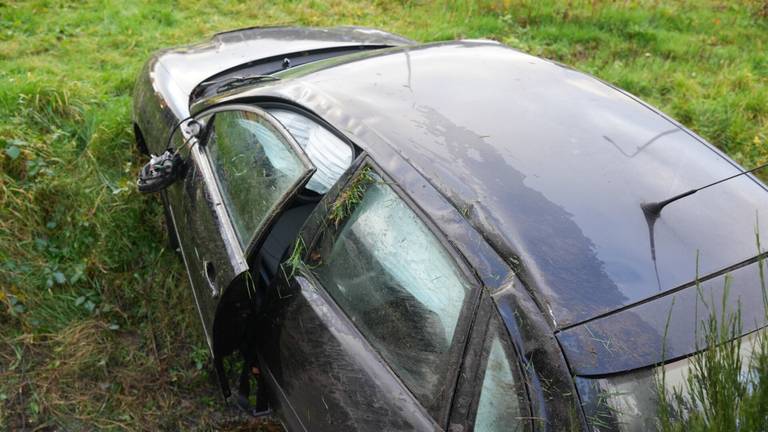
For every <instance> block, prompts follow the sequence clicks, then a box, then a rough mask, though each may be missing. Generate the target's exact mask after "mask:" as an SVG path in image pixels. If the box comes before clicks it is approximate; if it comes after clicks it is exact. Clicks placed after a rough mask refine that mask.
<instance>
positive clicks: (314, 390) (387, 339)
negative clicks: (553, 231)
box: [259, 159, 480, 431]
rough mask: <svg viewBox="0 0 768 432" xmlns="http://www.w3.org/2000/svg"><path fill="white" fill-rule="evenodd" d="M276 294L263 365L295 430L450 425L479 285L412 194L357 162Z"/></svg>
mask: <svg viewBox="0 0 768 432" xmlns="http://www.w3.org/2000/svg"><path fill="white" fill-rule="evenodd" d="M349 177H350V179H349V180H348V181H345V180H342V181H340V182H339V183H338V184H337V186H336V187H334V189H332V190H331V191H330V192H329V193H328V194H327V195H326V197H325V200H324V201H323V202H322V203H321V204H322V205H320V206H318V208H317V210H316V211H315V212H314V213H313V215H312V217H311V219H310V221H309V222H308V223H307V224H306V225H305V228H304V230H303V231H302V234H301V236H300V238H299V240H298V241H297V246H296V247H295V248H294V255H293V256H292V257H291V258H290V259H289V260H288V261H287V262H286V263H285V264H284V265H283V271H282V276H281V277H279V278H277V279H276V280H275V281H276V284H275V286H274V287H273V289H271V290H270V294H271V295H272V296H273V298H272V299H271V300H270V302H269V303H268V306H267V313H266V314H265V316H266V317H268V318H267V319H268V320H269V322H268V323H265V325H269V326H271V329H270V331H268V332H264V337H265V340H263V341H261V343H260V348H259V350H260V354H261V356H262V357H263V360H264V361H262V362H261V364H262V365H263V366H265V367H264V368H265V369H266V373H267V378H268V379H270V380H271V383H272V385H273V388H274V389H275V393H276V394H275V395H274V396H275V397H274V399H275V400H276V402H277V403H278V407H277V408H278V409H279V410H280V411H281V412H282V417H283V418H284V419H285V420H286V421H287V422H288V423H289V424H288V426H289V428H290V429H291V430H312V431H326V430H327V431H336V430H436V429H441V428H443V427H444V426H445V424H446V420H447V414H448V409H449V406H450V400H451V395H452V392H453V386H454V383H455V382H456V373H457V371H458V366H459V361H460V358H461V353H462V351H463V348H464V344H465V341H466V336H467V333H468V329H469V326H470V322H471V318H472V315H473V311H474V309H475V303H476V301H477V298H478V293H479V291H480V290H479V283H478V282H477V281H476V280H475V278H474V277H473V276H472V272H471V271H469V269H468V267H467V266H466V264H465V263H464V262H463V261H462V259H461V258H460V257H459V255H458V254H456V253H455V252H454V251H453V250H452V247H451V246H450V244H449V243H448V242H447V241H445V239H444V238H443V237H442V235H441V234H439V233H438V232H437V230H436V229H435V227H434V226H433V225H432V224H431V223H430V222H428V219H427V218H426V217H425V216H424V215H423V214H422V213H421V212H420V211H419V209H418V207H417V206H415V205H414V203H412V202H411V201H410V200H409V199H408V198H407V197H406V196H405V195H404V194H403V192H402V191H401V190H400V189H399V188H398V187H397V185H395V184H394V183H393V182H392V181H391V179H388V178H387V177H386V175H385V174H383V173H382V172H381V171H380V170H379V169H378V168H377V167H376V166H375V165H374V164H373V163H372V162H371V161H370V160H366V159H363V160H358V166H357V168H356V170H355V171H354V173H353V174H351V175H350V176H349Z"/></svg>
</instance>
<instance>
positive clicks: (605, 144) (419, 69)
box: [213, 42, 768, 328]
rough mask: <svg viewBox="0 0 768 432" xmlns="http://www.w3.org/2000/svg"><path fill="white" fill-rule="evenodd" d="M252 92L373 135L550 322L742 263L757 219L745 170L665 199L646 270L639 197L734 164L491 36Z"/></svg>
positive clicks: (759, 206)
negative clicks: (429, 188) (504, 261)
mask: <svg viewBox="0 0 768 432" xmlns="http://www.w3.org/2000/svg"><path fill="white" fill-rule="evenodd" d="M345 59H346V61H347V62H346V63H345V62H344V61H345ZM324 65H325V66H324ZM278 75H280V74H278ZM262 95H264V96H267V95H269V96H277V97H282V98H285V99H288V100H292V101H296V102H297V103H299V104H301V105H303V106H305V107H307V108H308V109H310V110H312V111H314V112H316V113H317V114H318V115H320V116H321V117H323V118H328V117H329V116H332V115H334V114H335V117H337V118H339V117H344V118H343V119H342V120H343V123H339V122H338V121H337V122H334V121H331V123H332V124H334V125H335V126H336V127H337V128H339V129H340V130H342V131H343V132H345V133H348V132H351V133H355V134H359V131H361V130H367V131H368V132H366V133H367V134H368V135H377V136H378V140H377V141H379V142H380V141H384V142H385V143H387V147H388V148H386V149H384V148H379V147H374V145H375V144H373V143H370V142H367V141H364V140H363V141H357V142H358V144H359V145H361V146H362V147H363V148H364V149H365V150H367V151H369V152H371V154H374V153H375V154H376V155H377V156H376V159H377V160H378V158H379V155H381V154H384V153H392V152H394V153H397V154H398V155H400V156H401V157H402V158H403V159H405V160H406V161H408V162H409V163H411V164H412V165H413V166H415V167H416V169H417V170H418V171H419V172H420V174H422V175H423V176H424V177H425V178H426V179H427V181H429V182H430V183H432V184H433V185H434V186H435V187H436V188H437V189H438V190H439V191H440V192H441V193H442V194H443V195H444V196H446V197H447V198H448V199H449V200H450V201H451V202H452V204H453V205H454V206H455V207H456V208H459V209H466V213H467V215H468V219H469V220H470V221H471V222H472V224H473V225H474V226H476V227H477V228H478V229H479V231H480V232H481V233H483V235H484V236H485V237H486V238H487V239H488V240H489V242H490V243H491V245H492V246H493V247H494V248H495V249H496V250H497V251H499V253H500V254H501V255H503V256H504V257H506V258H508V259H509V260H510V262H511V263H513V264H514V263H515V262H516V261H517V260H519V261H520V263H521V267H522V269H523V270H524V271H523V273H522V274H521V277H522V278H523V280H524V281H525V283H526V284H527V285H528V286H529V287H530V288H531V289H532V290H533V292H534V294H535V296H536V297H537V299H538V301H539V302H540V304H542V305H543V308H544V309H545V310H546V311H548V312H549V313H550V317H549V318H550V319H551V320H552V322H553V324H554V325H555V327H556V328H562V327H567V326H571V325H574V324H577V323H579V322H581V321H585V320H588V319H590V318H593V317H595V316H598V315H600V314H603V313H606V312H610V311H612V310H615V309H617V308H620V307H624V306H627V305H630V304H633V303H636V302H638V301H641V300H644V299H646V298H648V297H650V296H653V295H656V294H658V293H659V292H661V291H666V290H668V289H672V288H675V287H677V286H680V285H682V284H685V283H688V282H690V281H692V280H694V279H695V278H696V276H697V275H696V260H697V256H698V260H699V272H700V273H699V274H700V275H707V274H710V273H713V272H716V271H718V270H721V269H723V268H726V267H728V266H731V265H733V264H735V263H738V262H741V261H743V260H745V259H748V258H750V257H753V256H755V243H754V230H755V225H756V224H757V221H756V220H755V214H756V212H760V213H768V200H766V198H768V193H766V189H765V186H764V185H763V184H762V183H760V182H759V181H758V180H756V179H755V178H754V177H751V176H745V177H742V178H737V179H734V180H732V181H730V182H727V183H724V184H722V185H719V186H718V187H716V188H711V189H708V190H705V191H702V192H700V193H698V194H696V195H693V196H690V197H688V198H686V199H684V200H682V201H679V202H676V203H675V204H674V205H671V206H669V207H668V208H665V209H664V213H663V214H662V215H661V218H659V220H658V221H656V223H655V227H654V228H655V236H654V237H655V249H656V251H655V255H656V260H655V262H654V260H653V259H652V254H651V247H650V244H651V240H650V238H649V230H648V224H647V222H646V219H645V217H644V214H643V211H642V210H641V207H640V206H641V204H642V203H644V202H650V201H659V200H662V199H664V198H668V197H670V196H672V195H675V194H677V193H680V192H682V191H685V190H689V189H691V188H694V187H696V186H700V185H704V184H707V183H709V182H711V181H713V180H716V179H718V178H721V177H726V176H729V175H732V174H734V173H737V172H739V170H740V168H739V167H738V166H737V165H736V164H735V163H734V162H733V161H732V160H730V159H729V158H727V157H726V156H725V155H723V154H722V153H720V152H719V151H717V150H716V149H714V148H713V147H712V146H710V145H708V144H706V143H704V142H703V141H702V140H700V139H699V138H698V137H696V136H695V135H693V134H692V133H691V132H690V131H688V130H686V129H684V128H682V127H681V126H680V125H678V124H677V123H675V122H673V121H671V120H669V119H668V118H666V117H664V116H663V115H660V114H659V113H657V112H656V111H654V110H653V109H651V108H649V107H647V106H646V105H643V104H642V103H639V102H638V101H637V100H635V99H634V98H632V97H631V96H629V95H627V94H625V93H623V92H621V91H619V90H617V89H614V88H612V87H610V86H608V85H606V84H604V83H602V82H600V81H599V80H596V79H595V78H592V77H589V76H587V75H585V74H582V73H579V72H576V71H573V70H571V69H568V68H566V67H563V66H561V65H558V64H555V63H552V62H550V61H546V60H542V59H539V58H536V57H532V56H529V55H526V54H522V53H520V52H517V51H515V50H513V49H510V48H507V47H504V46H502V45H499V44H496V43H491V42H455V43H444V44H435V45H424V46H419V47H415V48H410V47H403V48H396V49H389V50H383V51H379V52H373V53H365V54H356V55H351V56H349V57H339V58H336V59H332V60H328V61H325V62H319V63H316V64H311V65H306V66H304V67H299V68H296V69H294V70H292V71H291V70H289V71H287V72H286V73H285V75H284V79H283V81H281V82H278V83H270V84H269V85H262V86H259V87H256V88H254V89H252V90H250V91H245V92H241V93H240V94H238V95H237V97H248V96H251V97H258V96H262ZM223 100H226V99H225V98H221V99H215V100H214V101H213V102H220V101H223ZM340 107H343V114H342V115H339V114H337V113H335V111H340V109H339V108H340ZM329 121H330V120H329ZM350 125H352V127H351V128H350ZM765 221H766V218H763V219H762V221H761V222H760V230H761V231H762V232H768V222H765ZM657 270H658V278H657Z"/></svg>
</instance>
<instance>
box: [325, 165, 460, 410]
mask: <svg viewBox="0 0 768 432" xmlns="http://www.w3.org/2000/svg"><path fill="white" fill-rule="evenodd" d="M344 200H347V201H349V202H343V201H344ZM340 201H342V202H340ZM333 209H334V210H333V211H332V216H335V217H336V219H335V220H333V221H330V222H329V225H330V226H331V227H333V228H332V230H333V233H332V235H324V236H323V237H322V239H321V240H320V243H319V246H318V248H317V249H315V254H317V255H319V257H320V258H319V265H318V266H317V267H316V268H315V274H316V275H317V277H318V279H319V281H320V282H321V284H322V286H323V287H325V289H326V290H327V291H328V292H329V294H330V295H331V297H333V299H334V300H335V301H336V302H337V303H338V305H339V306H340V307H341V309H343V310H344V312H345V313H346V314H347V315H348V316H349V318H350V319H351V320H352V322H354V324H355V325H356V326H357V328H358V329H359V330H360V332H361V333H362V334H363V335H364V336H365V337H366V338H367V339H368V340H369V341H370V343H371V344H372V345H373V346H374V348H375V349H377V350H378V351H379V352H380V353H381V355H382V357H383V358H384V359H385V360H386V361H387V362H388V363H389V365H390V366H391V368H392V369H393V370H394V372H395V373H396V374H397V375H398V376H399V377H400V378H401V379H402V380H403V382H404V383H405V384H406V386H408V388H409V389H410V390H411V391H412V392H413V393H414V394H415V395H416V396H417V397H418V398H419V399H420V400H421V401H422V403H424V404H425V405H427V406H430V405H431V404H432V403H433V402H435V397H436V396H437V395H438V394H439V391H440V386H441V384H443V379H444V375H445V372H446V368H447V364H448V363H449V358H448V357H449V350H450V348H451V346H452V344H453V343H454V333H455V332H456V326H457V323H458V321H459V315H460V313H461V310H462V308H463V306H464V304H465V301H466V299H467V297H468V296H467V293H468V289H469V285H468V284H467V282H466V281H465V279H464V278H463V277H462V275H461V272H460V270H459V267H458V266H457V264H456V262H455V261H454V260H453V259H452V257H451V256H450V254H449V253H448V252H447V251H446V249H445V248H444V246H443V244H442V243H441V242H440V241H439V240H438V239H437V238H436V237H435V235H434V234H433V233H432V232H431V231H430V230H429V228H428V227H427V225H426V224H425V223H424V222H423V221H422V220H421V219H420V218H419V216H418V215H417V214H416V213H415V212H414V211H413V210H411V209H410V208H409V207H408V205H407V204H406V203H405V202H404V201H403V199H401V198H400V197H399V196H398V195H397V193H396V192H395V191H394V190H393V189H392V187H390V186H389V185H387V184H386V183H385V182H384V181H382V179H381V178H380V177H378V176H377V175H375V174H373V173H372V172H371V171H370V170H369V168H365V169H364V170H363V172H362V174H359V176H358V177H357V179H355V180H353V181H352V183H351V185H350V186H348V187H347V189H346V190H345V191H343V192H342V193H341V194H340V196H339V198H338V199H337V201H336V203H334V206H333ZM339 212H340V213H342V214H341V215H339V214H338V213H339ZM345 212H346V213H348V214H344V213H345Z"/></svg>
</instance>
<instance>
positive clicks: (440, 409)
mask: <svg viewBox="0 0 768 432" xmlns="http://www.w3.org/2000/svg"><path fill="white" fill-rule="evenodd" d="M352 167H353V168H354V171H353V172H352V173H350V174H349V175H348V176H346V177H342V180H340V181H339V183H337V186H339V187H337V188H336V187H334V188H333V189H331V191H329V193H328V194H327V195H326V197H325V198H326V199H328V200H329V201H330V202H333V200H335V199H336V197H338V195H340V194H341V193H343V192H344V191H345V190H347V188H348V187H349V186H350V183H351V182H353V181H354V180H355V179H356V178H357V177H358V176H359V175H360V173H361V172H362V170H364V169H365V168H366V167H370V169H371V170H373V171H374V172H375V173H376V174H377V175H378V176H379V177H381V179H382V180H383V181H384V182H385V183H386V184H387V186H389V187H390V188H391V189H392V191H393V192H394V193H395V194H396V195H397V196H398V198H400V199H401V200H402V201H403V203H404V204H405V205H406V206H407V207H408V208H409V209H410V210H411V211H413V212H414V214H415V215H416V216H417V218H418V219H419V220H420V221H421V222H422V223H424V224H425V226H426V227H427V229H428V230H429V232H430V233H431V234H432V235H433V236H435V238H436V239H437V241H438V243H439V244H440V246H441V247H442V248H443V250H444V251H445V252H446V253H447V254H448V255H449V257H450V259H451V260H452V261H453V263H454V264H455V265H456V269H457V270H458V272H459V274H460V276H461V277H462V278H463V279H464V281H465V282H466V287H467V295H466V298H465V300H464V304H463V305H462V309H461V311H460V313H459V317H458V320H457V322H456V328H455V330H454V339H453V340H452V341H451V347H450V349H449V351H448V361H449V364H448V366H447V367H446V369H445V371H444V372H445V376H444V381H443V382H442V383H441V384H442V387H441V388H440V389H439V392H438V393H437V394H436V395H435V398H434V400H435V403H434V404H433V406H427V405H425V404H424V403H423V402H422V401H421V400H420V399H419V398H418V397H417V396H416V395H415V394H414V393H413V392H412V391H411V389H410V388H409V387H408V385H406V383H405V382H404V381H403V380H402V379H401V378H400V376H399V375H398V374H397V372H395V371H394V369H393V368H392V367H391V365H390V363H389V362H388V361H387V360H386V359H385V358H384V356H383V355H382V354H381V352H380V351H379V349H378V348H377V347H376V346H375V345H374V344H373V343H372V342H371V341H370V340H369V339H368V338H367V337H366V336H365V335H364V334H363V333H362V332H361V331H360V329H359V328H358V327H357V325H355V323H354V322H352V320H351V318H350V317H349V315H348V314H347V312H346V311H345V310H344V309H343V308H342V307H341V306H340V305H339V304H338V303H337V302H336V300H335V299H334V298H333V296H332V295H331V294H330V292H328V290H327V289H326V288H325V287H324V286H323V284H322V283H321V282H320V281H319V280H318V279H317V277H315V275H314V274H312V272H311V268H312V266H313V264H315V263H314V262H313V261H312V260H311V256H312V252H314V251H315V250H316V248H317V245H318V242H319V241H320V240H321V238H322V236H323V235H324V233H325V232H326V229H327V228H328V224H327V221H328V217H329V210H330V207H328V206H326V207H327V208H326V209H325V210H324V211H323V213H322V220H323V221H324V222H325V223H322V222H321V223H319V224H316V226H315V228H314V232H312V233H310V235H309V236H308V237H309V238H310V239H311V240H310V241H309V242H308V243H307V244H306V256H305V259H304V260H303V263H304V268H303V269H300V271H299V273H300V274H301V276H303V277H305V278H308V279H311V280H312V281H313V284H314V285H315V286H317V287H318V288H319V290H320V291H322V293H323V295H324V297H325V298H326V299H327V300H328V301H329V302H330V304H332V305H333V306H334V309H335V310H336V311H338V313H340V314H341V315H342V316H343V317H344V319H346V320H347V321H349V323H350V324H351V326H352V327H353V328H355V330H356V331H357V333H358V334H359V335H360V337H361V338H362V339H363V340H365V341H366V343H367V344H368V345H369V346H370V348H371V349H372V350H373V351H374V352H375V353H376V355H377V356H378V358H379V360H380V362H381V363H382V364H383V365H385V366H386V368H387V369H388V371H389V372H390V374H391V375H392V376H393V377H394V379H396V380H397V381H398V382H399V383H400V385H401V386H402V387H403V389H405V390H406V391H407V392H408V393H409V394H410V395H411V396H412V397H413V399H414V400H415V401H416V402H418V403H419V404H420V406H422V407H423V408H424V409H425V410H426V411H427V412H428V413H429V414H430V415H431V416H432V418H433V420H435V422H437V423H438V424H440V425H441V427H446V425H447V422H448V415H449V413H450V409H451V401H452V399H453V394H454V392H455V390H456V382H457V378H458V373H459V371H460V370H461V365H462V363H463V355H464V350H465V347H466V345H467V343H468V341H469V336H470V330H471V328H472V324H473V322H474V319H475V316H476V313H477V309H478V305H479V301H480V298H481V296H480V294H481V292H482V287H483V285H482V282H481V280H480V279H479V278H478V276H477V273H476V272H475V271H474V269H473V267H472V266H471V265H470V263H469V262H468V260H467V259H466V258H465V257H464V255H463V254H462V253H461V252H460V251H459V250H458V249H457V248H456V247H455V246H454V245H453V244H452V243H451V242H450V240H449V239H448V238H447V236H446V235H445V234H444V233H443V232H442V231H441V230H440V229H439V228H438V227H437V225H436V224H435V223H434V221H432V219H431V218H430V217H429V216H428V215H427V214H426V213H425V212H424V211H422V210H421V208H420V207H419V206H418V205H417V204H416V203H415V202H414V201H413V199H412V198H411V197H410V196H409V195H408V194H407V193H406V191H405V190H404V189H403V188H402V187H401V186H400V185H399V184H398V183H397V182H395V181H394V180H393V179H392V178H391V177H390V176H389V175H388V174H387V173H386V171H385V170H384V169H382V168H381V166H379V165H378V164H377V163H376V162H375V161H374V160H373V159H372V158H371V157H370V155H368V154H367V153H362V154H361V155H360V156H359V157H358V160H356V161H354V162H353V163H352ZM342 181H343V183H342ZM331 198H332V200H331ZM337 230H338V228H336V229H334V232H333V233H334V234H336V232H337ZM300 238H304V237H303V236H301V235H300ZM302 241H303V240H302ZM307 264H308V265H307Z"/></svg>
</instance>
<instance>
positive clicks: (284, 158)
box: [166, 105, 314, 348]
mask: <svg viewBox="0 0 768 432" xmlns="http://www.w3.org/2000/svg"><path fill="white" fill-rule="evenodd" d="M196 119H197V121H199V122H200V123H201V124H202V125H203V127H204V129H203V132H202V133H201V134H200V136H199V138H197V139H196V138H188V139H189V140H190V143H191V144H192V145H191V147H189V148H188V149H186V150H185V152H186V157H187V161H188V163H187V166H186V173H185V175H184V178H183V181H181V182H177V183H176V184H174V185H173V186H172V187H170V188H169V189H168V190H167V196H166V199H167V203H168V206H169V209H170V213H171V215H172V218H173V222H174V226H175V229H176V233H177V238H178V240H179V246H180V249H181V252H182V256H183V258H184V263H185V265H186V267H187V271H188V273H189V278H190V282H191V284H192V289H193V293H194V297H195V301H196V303H197V308H198V311H199V312H200V317H201V319H202V322H203V326H204V328H205V333H206V337H207V340H208V344H209V347H211V348H213V343H212V342H213V341H212V338H213V324H214V318H215V313H216V307H217V305H218V302H219V300H220V299H221V296H222V294H223V292H224V291H225V290H226V289H227V287H228V286H230V284H231V283H232V282H233V281H234V280H235V279H236V278H238V277H239V276H240V275H243V274H245V272H246V271H247V270H248V264H247V261H246V257H247V256H248V253H249V251H250V249H252V248H253V247H254V245H255V244H256V243H257V242H258V239H259V238H260V237H261V234H262V231H263V230H264V229H265V227H267V226H268V224H269V222H270V221H271V220H272V218H274V215H275V214H277V213H279V211H280V209H281V208H282V206H284V205H285V203H286V202H287V201H288V199H289V198H290V197H291V196H292V195H293V194H294V193H295V192H296V191H297V190H298V189H299V188H301V187H302V186H303V185H304V184H305V183H306V182H307V180H308V179H309V177H310V176H311V175H312V173H313V172H314V168H313V166H312V164H311V163H310V161H309V160H308V159H307V157H306V156H305V155H304V152H303V151H302V150H301V148H300V147H299V146H298V145H297V143H296V142H295V140H294V139H293V138H292V137H291V135H290V134H289V133H287V131H286V130H285V129H284V128H283V126H282V125H281V124H280V123H279V122H278V121H277V120H275V119H274V118H273V117H272V116H271V115H270V114H268V113H267V112H265V111H263V110H261V109H260V108H257V107H253V106H249V105H226V106H219V107H215V108H212V109H210V110H207V111H204V112H201V113H199V114H198V115H196Z"/></svg>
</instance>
